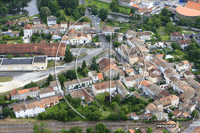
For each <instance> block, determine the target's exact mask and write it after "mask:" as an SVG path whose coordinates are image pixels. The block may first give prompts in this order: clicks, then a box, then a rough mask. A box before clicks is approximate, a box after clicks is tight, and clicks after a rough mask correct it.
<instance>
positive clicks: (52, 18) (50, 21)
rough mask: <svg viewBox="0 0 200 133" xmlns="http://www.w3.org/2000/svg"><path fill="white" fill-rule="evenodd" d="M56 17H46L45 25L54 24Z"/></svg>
mask: <svg viewBox="0 0 200 133" xmlns="http://www.w3.org/2000/svg"><path fill="white" fill-rule="evenodd" d="M56 19H57V18H56V17H55V16H52V15H51V16H50V17H47V25H48V26H51V25H54V24H56Z"/></svg>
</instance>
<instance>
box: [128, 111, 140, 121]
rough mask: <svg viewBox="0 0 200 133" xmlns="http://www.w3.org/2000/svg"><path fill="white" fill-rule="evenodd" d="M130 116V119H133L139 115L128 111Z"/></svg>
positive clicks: (136, 118)
mask: <svg viewBox="0 0 200 133" xmlns="http://www.w3.org/2000/svg"><path fill="white" fill-rule="evenodd" d="M130 117H131V119H133V120H139V116H138V115H137V114H136V113H135V112H133V113H130Z"/></svg>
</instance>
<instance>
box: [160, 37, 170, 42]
mask: <svg viewBox="0 0 200 133" xmlns="http://www.w3.org/2000/svg"><path fill="white" fill-rule="evenodd" d="M161 39H162V41H170V36H161Z"/></svg>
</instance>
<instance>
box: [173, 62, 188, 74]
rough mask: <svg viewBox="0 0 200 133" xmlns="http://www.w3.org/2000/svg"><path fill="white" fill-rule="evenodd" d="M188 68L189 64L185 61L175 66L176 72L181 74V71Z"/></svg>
mask: <svg viewBox="0 0 200 133" xmlns="http://www.w3.org/2000/svg"><path fill="white" fill-rule="evenodd" d="M189 68H190V64H189V62H188V61H187V60H184V61H181V63H178V64H176V70H177V71H178V72H181V71H183V70H188V69H189Z"/></svg>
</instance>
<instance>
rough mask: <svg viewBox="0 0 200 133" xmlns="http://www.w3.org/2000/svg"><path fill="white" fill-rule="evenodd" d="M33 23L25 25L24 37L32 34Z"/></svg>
mask: <svg viewBox="0 0 200 133" xmlns="http://www.w3.org/2000/svg"><path fill="white" fill-rule="evenodd" d="M32 34H33V33H32V24H27V25H25V26H24V37H28V38H29V37H31V36H32Z"/></svg>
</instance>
